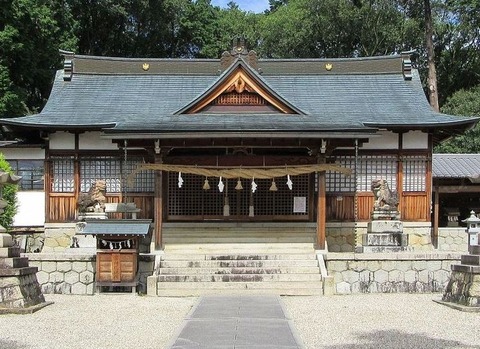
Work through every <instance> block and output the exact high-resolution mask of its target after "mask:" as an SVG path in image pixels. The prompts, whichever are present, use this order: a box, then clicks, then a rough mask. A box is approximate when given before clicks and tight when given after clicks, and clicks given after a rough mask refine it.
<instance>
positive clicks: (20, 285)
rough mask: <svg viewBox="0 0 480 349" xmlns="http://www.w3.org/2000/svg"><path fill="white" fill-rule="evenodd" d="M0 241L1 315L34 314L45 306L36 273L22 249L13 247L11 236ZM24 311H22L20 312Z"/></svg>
mask: <svg viewBox="0 0 480 349" xmlns="http://www.w3.org/2000/svg"><path fill="white" fill-rule="evenodd" d="M0 235H2V238H1V239H0V313H18V312H27V313H29V312H34V311H36V310H38V309H41V308H42V307H43V306H45V305H48V304H45V298H44V297H43V294H42V291H41V289H40V285H39V283H38V280H37V276H36V273H37V271H38V268H36V267H30V266H29V264H28V258H25V257H20V249H19V248H16V247H12V239H11V236H10V235H8V234H6V233H1V234H0ZM19 309H22V311H19Z"/></svg>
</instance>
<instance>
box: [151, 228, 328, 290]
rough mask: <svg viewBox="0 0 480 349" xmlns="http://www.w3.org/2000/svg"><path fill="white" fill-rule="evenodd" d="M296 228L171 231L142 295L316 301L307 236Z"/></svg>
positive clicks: (317, 283)
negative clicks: (243, 295) (312, 298)
mask: <svg viewBox="0 0 480 349" xmlns="http://www.w3.org/2000/svg"><path fill="white" fill-rule="evenodd" d="M301 227H302V228H301V231H299V230H298V226H291V227H290V230H289V231H286V230H284V229H279V226H267V227H266V228H267V229H265V227H263V228H264V229H261V228H260V229H258V227H257V229H253V228H252V229H251V230H250V229H248V228H249V226H248V225H247V227H245V226H243V225H242V226H241V227H238V226H237V225H232V226H228V225H227V226H226V227H225V226H223V227H222V229H213V230H212V229H209V228H207V227H203V230H202V231H199V229H202V228H199V227H198V226H196V227H195V228H193V227H192V229H191V230H188V229H185V230H181V229H178V227H177V229H176V230H175V231H172V233H171V234H166V235H165V237H164V241H165V242H166V244H165V250H164V254H163V255H162V256H161V259H160V260H159V261H158V264H157V268H156V271H155V274H154V275H153V276H151V277H149V280H148V293H149V294H151V295H153V294H155V295H158V296H198V295H204V294H232V293H245V292H247V293H248V294H279V295H321V294H323V284H322V276H321V272H320V267H319V262H318V260H317V257H316V254H315V250H314V248H313V240H312V239H313V235H312V234H311V231H310V229H304V227H303V226H301ZM292 228H297V230H296V229H292ZM187 230H188V231H187ZM167 231H168V230H167ZM153 289H155V291H153Z"/></svg>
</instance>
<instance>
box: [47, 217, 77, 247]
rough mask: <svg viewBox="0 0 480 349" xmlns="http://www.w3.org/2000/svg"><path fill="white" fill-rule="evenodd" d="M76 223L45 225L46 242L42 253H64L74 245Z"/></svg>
mask: <svg viewBox="0 0 480 349" xmlns="http://www.w3.org/2000/svg"><path fill="white" fill-rule="evenodd" d="M75 227H76V223H45V240H44V243H43V248H42V252H43V253H52V252H64V251H65V249H67V248H69V247H70V246H71V245H72V237H73V236H74V235H75V232H76V230H75Z"/></svg>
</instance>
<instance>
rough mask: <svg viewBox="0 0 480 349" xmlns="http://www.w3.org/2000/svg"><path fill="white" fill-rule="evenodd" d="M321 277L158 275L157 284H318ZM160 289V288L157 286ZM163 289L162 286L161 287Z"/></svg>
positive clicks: (292, 275)
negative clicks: (314, 282)
mask: <svg viewBox="0 0 480 349" xmlns="http://www.w3.org/2000/svg"><path fill="white" fill-rule="evenodd" d="M321 280H322V277H321V275H320V273H318V274H223V275H208V274H203V275H202V274H197V275H159V276H158V282H159V283H162V285H163V283H166V282H197V283H199V282H213V283H215V282H244V283H245V282H269V281H275V282H283V281H289V282H311V281H318V282H320V281H321ZM159 287H160V286H159ZM162 287H163V286H162Z"/></svg>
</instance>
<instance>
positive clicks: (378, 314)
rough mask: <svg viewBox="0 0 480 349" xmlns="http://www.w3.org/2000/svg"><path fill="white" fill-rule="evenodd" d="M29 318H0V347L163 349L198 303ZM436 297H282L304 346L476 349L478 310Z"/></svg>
mask: <svg viewBox="0 0 480 349" xmlns="http://www.w3.org/2000/svg"><path fill="white" fill-rule="evenodd" d="M45 298H46V299H47V300H49V301H54V302H55V303H54V304H53V305H50V306H48V307H46V308H44V309H42V310H40V311H38V312H36V313H34V314H31V315H0V349H33V348H36V349H44V348H45V349H46V348H48V349H62V348H68V349H90V348H91V349H102V348H122V349H130V348H131V349H133V348H135V349H137V348H166V346H167V344H168V343H170V341H171V340H172V338H173V336H174V335H175V334H177V331H178V329H179V326H180V325H181V324H182V322H183V319H184V317H185V316H186V315H187V313H188V312H189V311H190V309H191V307H192V306H193V305H194V304H195V303H196V301H197V298H163V297H158V298H157V297H142V296H134V295H130V294H123V295H111V294H108V295H106V294H104V295H96V296H62V295H46V296H45ZM440 298H441V296H440V295H438V294H425V295H415V294H380V295H379V294H373V295H354V296H332V297H282V299H283V302H284V304H285V305H286V308H287V311H288V313H289V314H288V315H290V316H291V318H292V319H293V321H294V324H295V326H296V329H297V332H298V334H299V335H300V337H301V338H302V339H303V341H304V344H305V348H306V349H319V348H329V349H340V348H345V349H360V348H362V349H363V348H378V349H393V348H395V349H397V348H419V349H420V348H432V349H433V348H435V349H447V348H480V313H464V312H460V311H458V310H454V309H451V308H449V307H446V306H443V305H440V304H437V303H435V302H433V299H440Z"/></svg>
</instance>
